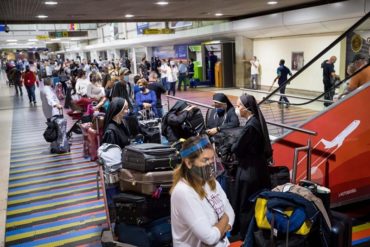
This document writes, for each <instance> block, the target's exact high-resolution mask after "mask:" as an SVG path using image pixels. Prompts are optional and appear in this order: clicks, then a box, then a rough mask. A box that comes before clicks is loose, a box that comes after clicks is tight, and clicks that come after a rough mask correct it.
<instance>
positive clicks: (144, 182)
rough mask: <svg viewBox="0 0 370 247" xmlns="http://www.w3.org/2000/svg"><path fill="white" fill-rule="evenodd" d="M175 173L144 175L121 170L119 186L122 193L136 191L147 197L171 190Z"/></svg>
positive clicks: (164, 172)
mask: <svg viewBox="0 0 370 247" xmlns="http://www.w3.org/2000/svg"><path fill="white" fill-rule="evenodd" d="M172 177H173V171H172V170H170V171H158V172H148V173H142V172H138V171H133V170H127V169H121V171H120V174H119V184H120V188H121V191H134V192H138V193H141V194H145V195H154V194H155V193H156V192H158V190H159V191H160V192H161V191H162V190H163V189H164V190H169V189H170V187H171V186H172Z"/></svg>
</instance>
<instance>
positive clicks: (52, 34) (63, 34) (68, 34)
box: [49, 31, 88, 38]
mask: <svg viewBox="0 0 370 247" xmlns="http://www.w3.org/2000/svg"><path fill="white" fill-rule="evenodd" d="M87 36H88V32H87V31H74V32H69V31H63V32H49V37H50V38H78V37H87Z"/></svg>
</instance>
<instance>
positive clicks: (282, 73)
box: [274, 59, 292, 108]
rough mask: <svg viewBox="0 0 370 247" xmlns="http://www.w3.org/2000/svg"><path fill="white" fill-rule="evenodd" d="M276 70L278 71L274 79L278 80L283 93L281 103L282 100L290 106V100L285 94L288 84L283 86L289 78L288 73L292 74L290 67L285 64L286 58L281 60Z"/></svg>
mask: <svg viewBox="0 0 370 247" xmlns="http://www.w3.org/2000/svg"><path fill="white" fill-rule="evenodd" d="M276 72H277V76H276V78H275V79H274V83H275V81H276V80H278V84H279V88H280V94H282V95H281V96H280V99H279V104H282V102H285V107H286V108H288V107H289V100H288V98H287V97H286V96H284V94H285V88H286V84H285V85H284V86H282V85H283V83H285V82H286V80H288V75H290V76H292V72H290V69H288V67H286V66H285V60H284V59H281V60H280V62H279V67H278V68H277V70H276Z"/></svg>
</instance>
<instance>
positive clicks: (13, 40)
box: [6, 39, 18, 42]
mask: <svg viewBox="0 0 370 247" xmlns="http://www.w3.org/2000/svg"><path fill="white" fill-rule="evenodd" d="M17 41H18V40H16V39H8V40H7V41H6V42H17Z"/></svg>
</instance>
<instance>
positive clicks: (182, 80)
mask: <svg viewBox="0 0 370 247" xmlns="http://www.w3.org/2000/svg"><path fill="white" fill-rule="evenodd" d="M182 82H183V83H184V91H186V74H180V75H179V85H177V90H179V91H180V90H181V84H182Z"/></svg>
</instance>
